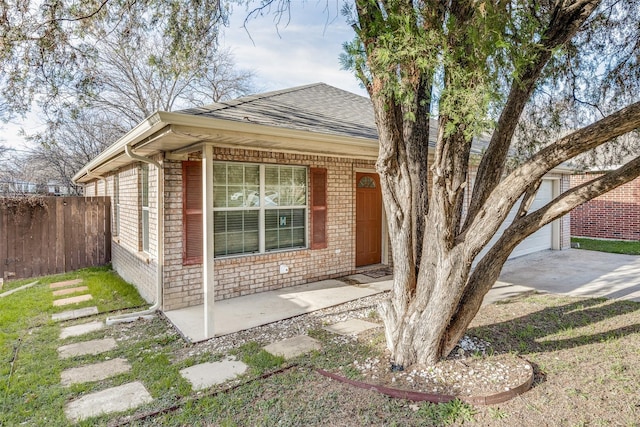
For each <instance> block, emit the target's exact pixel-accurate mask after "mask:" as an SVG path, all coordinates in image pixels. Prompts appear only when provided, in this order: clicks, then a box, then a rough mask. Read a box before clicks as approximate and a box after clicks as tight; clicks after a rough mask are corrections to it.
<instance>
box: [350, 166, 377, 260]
mask: <svg viewBox="0 0 640 427" xmlns="http://www.w3.org/2000/svg"><path fill="white" fill-rule="evenodd" d="M381 260H382V193H381V192H380V179H379V177H378V174H377V173H361V172H357V173H356V267H360V266H363V265H371V264H380V262H381Z"/></svg>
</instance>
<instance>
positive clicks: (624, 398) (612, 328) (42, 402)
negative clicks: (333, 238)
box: [0, 269, 640, 426]
mask: <svg viewBox="0 0 640 427" xmlns="http://www.w3.org/2000/svg"><path fill="white" fill-rule="evenodd" d="M75 277H85V280H86V281H87V282H90V280H91V279H94V280H95V283H96V286H99V287H100V288H101V289H100V290H98V289H95V292H96V295H97V294H99V292H101V295H102V297H100V298H98V297H97V296H96V295H94V297H96V300H98V301H96V303H99V307H100V310H101V311H103V312H104V311H107V310H114V309H119V308H123V307H127V306H133V305H139V304H140V303H141V300H140V298H139V297H138V296H137V294H136V293H135V291H133V290H132V289H133V288H132V287H130V286H129V285H127V284H126V283H124V282H122V281H121V280H120V279H118V278H117V276H115V275H114V274H113V273H111V272H109V271H108V270H106V269H92V270H82V271H80V272H76V273H74V274H71V275H67V276H65V277H63V278H61V277H55V278H47V279H43V283H42V284H39V285H36V286H35V287H33V288H31V289H28V290H25V291H21V292H18V293H16V294H14V295H12V296H11V297H7V298H3V299H0V313H1V314H2V316H3V317H2V320H1V322H2V323H1V325H2V346H1V347H0V351H1V353H0V360H2V364H1V365H0V393H2V395H1V397H0V426H5V425H6V426H13V425H43V426H44V425H46V426H50V425H51V426H66V425H69V423H68V421H67V420H66V419H65V416H64V412H63V410H64V405H65V404H66V403H67V402H69V401H71V400H73V399H76V398H78V397H80V396H82V395H84V394H87V393H91V392H94V391H98V390H103V389H106V388H108V387H112V386H116V385H121V384H124V383H127V382H131V381H141V382H142V383H143V384H144V386H145V387H146V388H147V390H148V391H149V392H150V394H151V395H152V397H153V402H151V403H149V404H146V405H144V406H142V407H140V408H138V409H137V410H132V411H129V412H128V413H125V414H117V415H110V416H108V415H106V416H101V417H97V418H93V419H90V420H87V421H84V422H82V423H80V425H86V426H93V425H134V426H143V425H144V426H156V425H162V426H165V425H168V426H185V425H189V426H191V425H202V426H203V425H211V426H272V425H282V426H371V425H374V426H443V425H462V424H464V425H465V426H466V425H477V426H514V425H518V426H539V425H553V426H556V425H557V426H565V425H566V426H574V425H612V426H613V425H615V426H639V425H640V424H639V423H640V399H639V398H638V394H637V385H638V384H640V370H639V369H637V367H638V366H640V303H635V302H630V301H609V300H605V299H584V298H569V297H561V296H553V295H533V296H527V297H520V298H515V299H512V300H509V301H504V302H501V303H499V304H492V305H489V306H485V307H483V308H482V309H481V311H480V312H479V314H478V316H477V317H476V319H475V320H474V322H473V323H472V325H471V328H470V330H469V335H471V336H474V337H478V338H479V339H482V340H484V341H487V342H489V343H491V351H490V352H489V355H488V356H485V357H487V359H488V360H491V359H492V358H496V357H498V356H499V355H518V356H519V357H521V358H523V359H525V360H527V361H528V362H529V363H530V364H531V365H532V366H533V367H534V373H535V381H534V385H533V388H532V389H531V390H530V391H528V392H526V393H525V394H523V395H521V396H519V397H516V398H515V399H513V400H510V401H508V402H505V403H502V404H499V405H493V406H478V407H473V406H470V405H468V404H464V403H461V402H460V401H453V402H452V403H448V404H443V405H434V404H430V403H419V402H417V403H414V402H410V401H407V400H402V399H391V398H388V397H385V396H382V395H380V394H378V393H376V392H373V391H370V390H363V389H356V388H353V387H351V386H348V385H346V384H343V383H339V382H336V381H334V380H331V379H329V378H326V377H323V376H321V375H319V374H318V373H317V372H316V371H315V370H314V368H322V369H325V370H328V371H332V372H340V373H342V374H343V375H345V376H347V377H349V378H352V379H362V377H361V375H362V374H361V373H360V372H359V371H358V370H357V369H356V368H354V366H355V364H354V361H359V363H360V365H362V364H364V363H365V361H366V360H372V359H374V358H380V359H381V360H388V357H387V356H386V355H385V354H384V352H383V351H381V350H380V347H381V346H380V344H381V343H383V342H384V337H383V334H382V332H381V330H378V331H379V332H372V333H369V334H367V335H364V336H363V337H362V338H360V339H354V338H345V337H342V336H338V335H334V334H331V333H329V332H327V331H324V330H323V329H322V326H323V325H325V324H326V320H324V319H328V318H329V317H326V316H324V314H322V313H321V314H320V315H316V317H313V319H314V320H313V322H316V323H314V324H315V325H316V326H314V327H310V328H309V329H307V330H298V329H296V333H307V334H308V335H310V336H312V337H314V338H315V339H317V340H319V341H320V342H321V344H322V350H319V351H313V352H311V353H309V354H306V355H303V356H299V357H297V358H295V359H292V360H287V361H285V360H283V359H282V358H281V357H276V356H273V355H270V354H269V353H267V352H265V351H264V350H261V348H262V346H263V345H265V344H268V342H261V341H260V339H259V338H256V340H255V341H249V342H244V343H241V341H242V340H240V339H238V341H237V342H238V344H236V345H235V346H234V347H233V348H231V349H230V350H229V351H225V352H224V353H221V352H216V351H213V350H211V348H212V347H211V346H210V344H209V343H206V342H205V343H200V344H197V345H187V344H186V343H185V342H184V341H183V340H182V339H181V338H180V337H179V335H178V334H177V333H176V332H175V330H174V329H173V328H172V327H171V326H170V325H168V324H167V323H166V322H165V320H164V319H163V318H161V317H156V318H155V319H152V320H146V321H137V322H134V323H128V324H119V325H113V326H109V327H106V328H104V329H102V330H99V331H95V332H92V333H90V334H88V335H85V336H82V337H73V338H67V339H66V340H60V339H59V338H58V336H59V332H60V328H61V327H62V326H68V325H70V324H74V323H79V321H75V322H66V323H65V324H64V325H59V324H56V323H53V322H51V321H49V320H48V319H49V318H50V314H51V313H52V312H54V311H59V310H54V309H53V308H52V306H51V301H52V298H51V296H50V295H51V291H50V290H49V289H48V287H47V286H46V283H49V282H52V281H57V280H62V279H67V278H75ZM98 283H100V284H101V285H98ZM93 292H94V289H92V293H93ZM101 298H105V300H103V301H100V300H101ZM109 301H111V302H109ZM366 310H367V312H371V309H370V308H367V309H366ZM339 313H340V314H339V315H340V316H342V315H343V314H344V315H345V316H351V312H349V311H348V310H346V311H339ZM369 314H370V315H368V316H366V320H368V321H373V322H379V319H378V318H377V317H376V316H375V315H374V314H373V313H372V312H371V313H369ZM327 316H328V315H327ZM334 316H335V314H334ZM104 317H106V315H105V314H101V315H98V316H96V317H95V318H97V319H103V318H104ZM91 320H94V319H91ZM85 321H86V320H85ZM288 325H290V323H287V321H283V322H281V323H278V324H276V325H273V328H274V330H282V329H283V328H287V327H291V326H288ZM296 328H297V327H296ZM238 336H240V335H238ZM255 336H256V337H260V336H261V335H260V334H256V335H255ZM105 337H112V338H114V339H115V340H116V342H117V343H118V346H117V348H116V349H114V350H111V351H109V352H107V353H103V354H101V355H98V356H84V357H76V358H72V359H65V360H61V359H59V358H58V355H57V351H56V349H57V347H59V346H60V345H62V344H68V343H71V342H79V341H85V340H89V339H99V338H105ZM235 340H236V338H232V341H233V342H236V341H235ZM230 356H233V357H235V358H236V359H238V360H242V361H244V362H245V363H246V364H247V365H249V368H250V369H248V371H247V373H246V374H244V375H243V376H241V377H239V378H238V379H236V380H232V381H231V382H228V383H225V384H223V385H220V386H214V387H212V388H210V389H207V390H204V391H200V392H196V391H194V390H192V388H191V385H190V384H189V383H188V382H187V381H186V380H185V379H183V378H182V376H181V375H180V373H179V371H180V370H181V369H183V368H185V367H189V366H192V365H195V364H198V363H203V362H211V361H219V360H223V359H225V358H227V357H230ZM118 357H122V358H125V359H127V360H128V361H129V363H130V364H131V366H132V369H131V371H129V372H127V373H124V374H120V375H117V376H114V377H112V378H109V379H107V380H104V381H98V382H93V383H84V384H77V385H73V386H70V387H63V386H61V385H60V373H61V372H62V371H63V370H65V369H68V368H70V367H75V366H78V365H86V364H89V363H93V362H98V361H105V360H107V359H114V358H118ZM469 357H473V358H477V357H481V356H477V355H472V356H469ZM9 362H13V363H9ZM460 366H461V369H465V368H464V359H463V360H462V362H461V364H460ZM130 416H131V417H133V418H127V417H130Z"/></svg>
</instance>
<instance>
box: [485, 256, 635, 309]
mask: <svg viewBox="0 0 640 427" xmlns="http://www.w3.org/2000/svg"><path fill="white" fill-rule="evenodd" d="M511 287H516V288H520V287H528V288H534V289H536V290H539V291H546V292H552V293H557V294H565V295H572V296H585V297H606V298H619V299H630V300H634V301H640V256H635V255H619V254H609V253H605V252H594V251H587V250H580V249H567V250H564V251H543V252H537V253H534V254H531V255H526V256H523V257H519V258H516V259H513V260H510V261H507V263H506V264H505V265H504V268H503V269H502V274H501V275H500V278H499V279H498V282H496V285H495V286H494V288H496V289H495V290H496V291H497V290H499V289H502V290H503V291H504V292H508V291H509V289H510V288H511Z"/></svg>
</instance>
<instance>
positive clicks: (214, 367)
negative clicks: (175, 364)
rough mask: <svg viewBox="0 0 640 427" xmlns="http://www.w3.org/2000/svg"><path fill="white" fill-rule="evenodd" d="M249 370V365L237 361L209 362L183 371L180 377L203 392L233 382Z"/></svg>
mask: <svg viewBox="0 0 640 427" xmlns="http://www.w3.org/2000/svg"><path fill="white" fill-rule="evenodd" d="M246 370H247V365H245V364H244V363H242V362H240V361H237V360H224V361H222V362H209V363H202V364H200V365H194V366H190V367H188V368H185V369H182V370H181V371H180V375H182V377H183V378H184V379H186V380H187V381H189V382H190V383H191V387H192V388H193V389H194V390H202V389H205V388H209V387H211V386H213V385H216V384H222V383H223V382H225V381H228V380H232V379H234V378H235V377H237V376H238V375H241V374H243V373H244V372H245V371H246Z"/></svg>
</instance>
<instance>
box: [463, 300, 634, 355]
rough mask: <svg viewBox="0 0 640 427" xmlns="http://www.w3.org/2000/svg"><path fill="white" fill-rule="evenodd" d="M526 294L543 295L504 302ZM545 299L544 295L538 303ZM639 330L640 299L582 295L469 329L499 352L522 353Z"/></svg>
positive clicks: (599, 341)
mask: <svg viewBox="0 0 640 427" xmlns="http://www.w3.org/2000/svg"><path fill="white" fill-rule="evenodd" d="M527 298H529V301H531V299H530V298H540V297H539V296H534V297H524V298H514V299H511V300H508V301H504V302H501V305H504V306H507V305H509V304H517V303H519V302H523V301H527ZM544 298H548V297H544ZM557 298H563V299H566V298H570V297H561V296H558V297H557ZM570 299H572V300H573V299H574V298H570ZM544 301H545V300H543V299H541V300H540V301H539V302H538V303H540V302H542V303H544ZM636 312H637V313H638V314H637V316H636V317H633V318H632V319H624V322H625V323H623V324H620V323H618V324H615V323H614V320H615V318H617V317H619V316H623V315H627V314H631V313H636ZM638 333H640V303H638V302H634V301H623V300H609V299H605V298H589V299H579V300H575V301H571V302H569V303H567V304H563V305H554V306H551V307H545V308H543V309H542V310H539V311H536V312H533V313H529V314H526V315H523V316H520V317H517V318H514V319H510V320H507V321H504V322H498V323H491V324H485V325H481V326H473V327H471V328H469V330H468V331H467V334H468V335H471V336H476V337H478V338H481V339H483V340H485V341H488V342H490V343H491V345H492V347H493V348H494V349H496V350H497V351H499V352H517V353H518V354H521V355H526V354H532V353H544V352H552V351H559V350H565V349H572V348H576V347H580V346H585V345H589V344H595V343H601V342H604V341H608V340H613V339H618V338H622V337H625V336H628V335H631V334H638Z"/></svg>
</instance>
